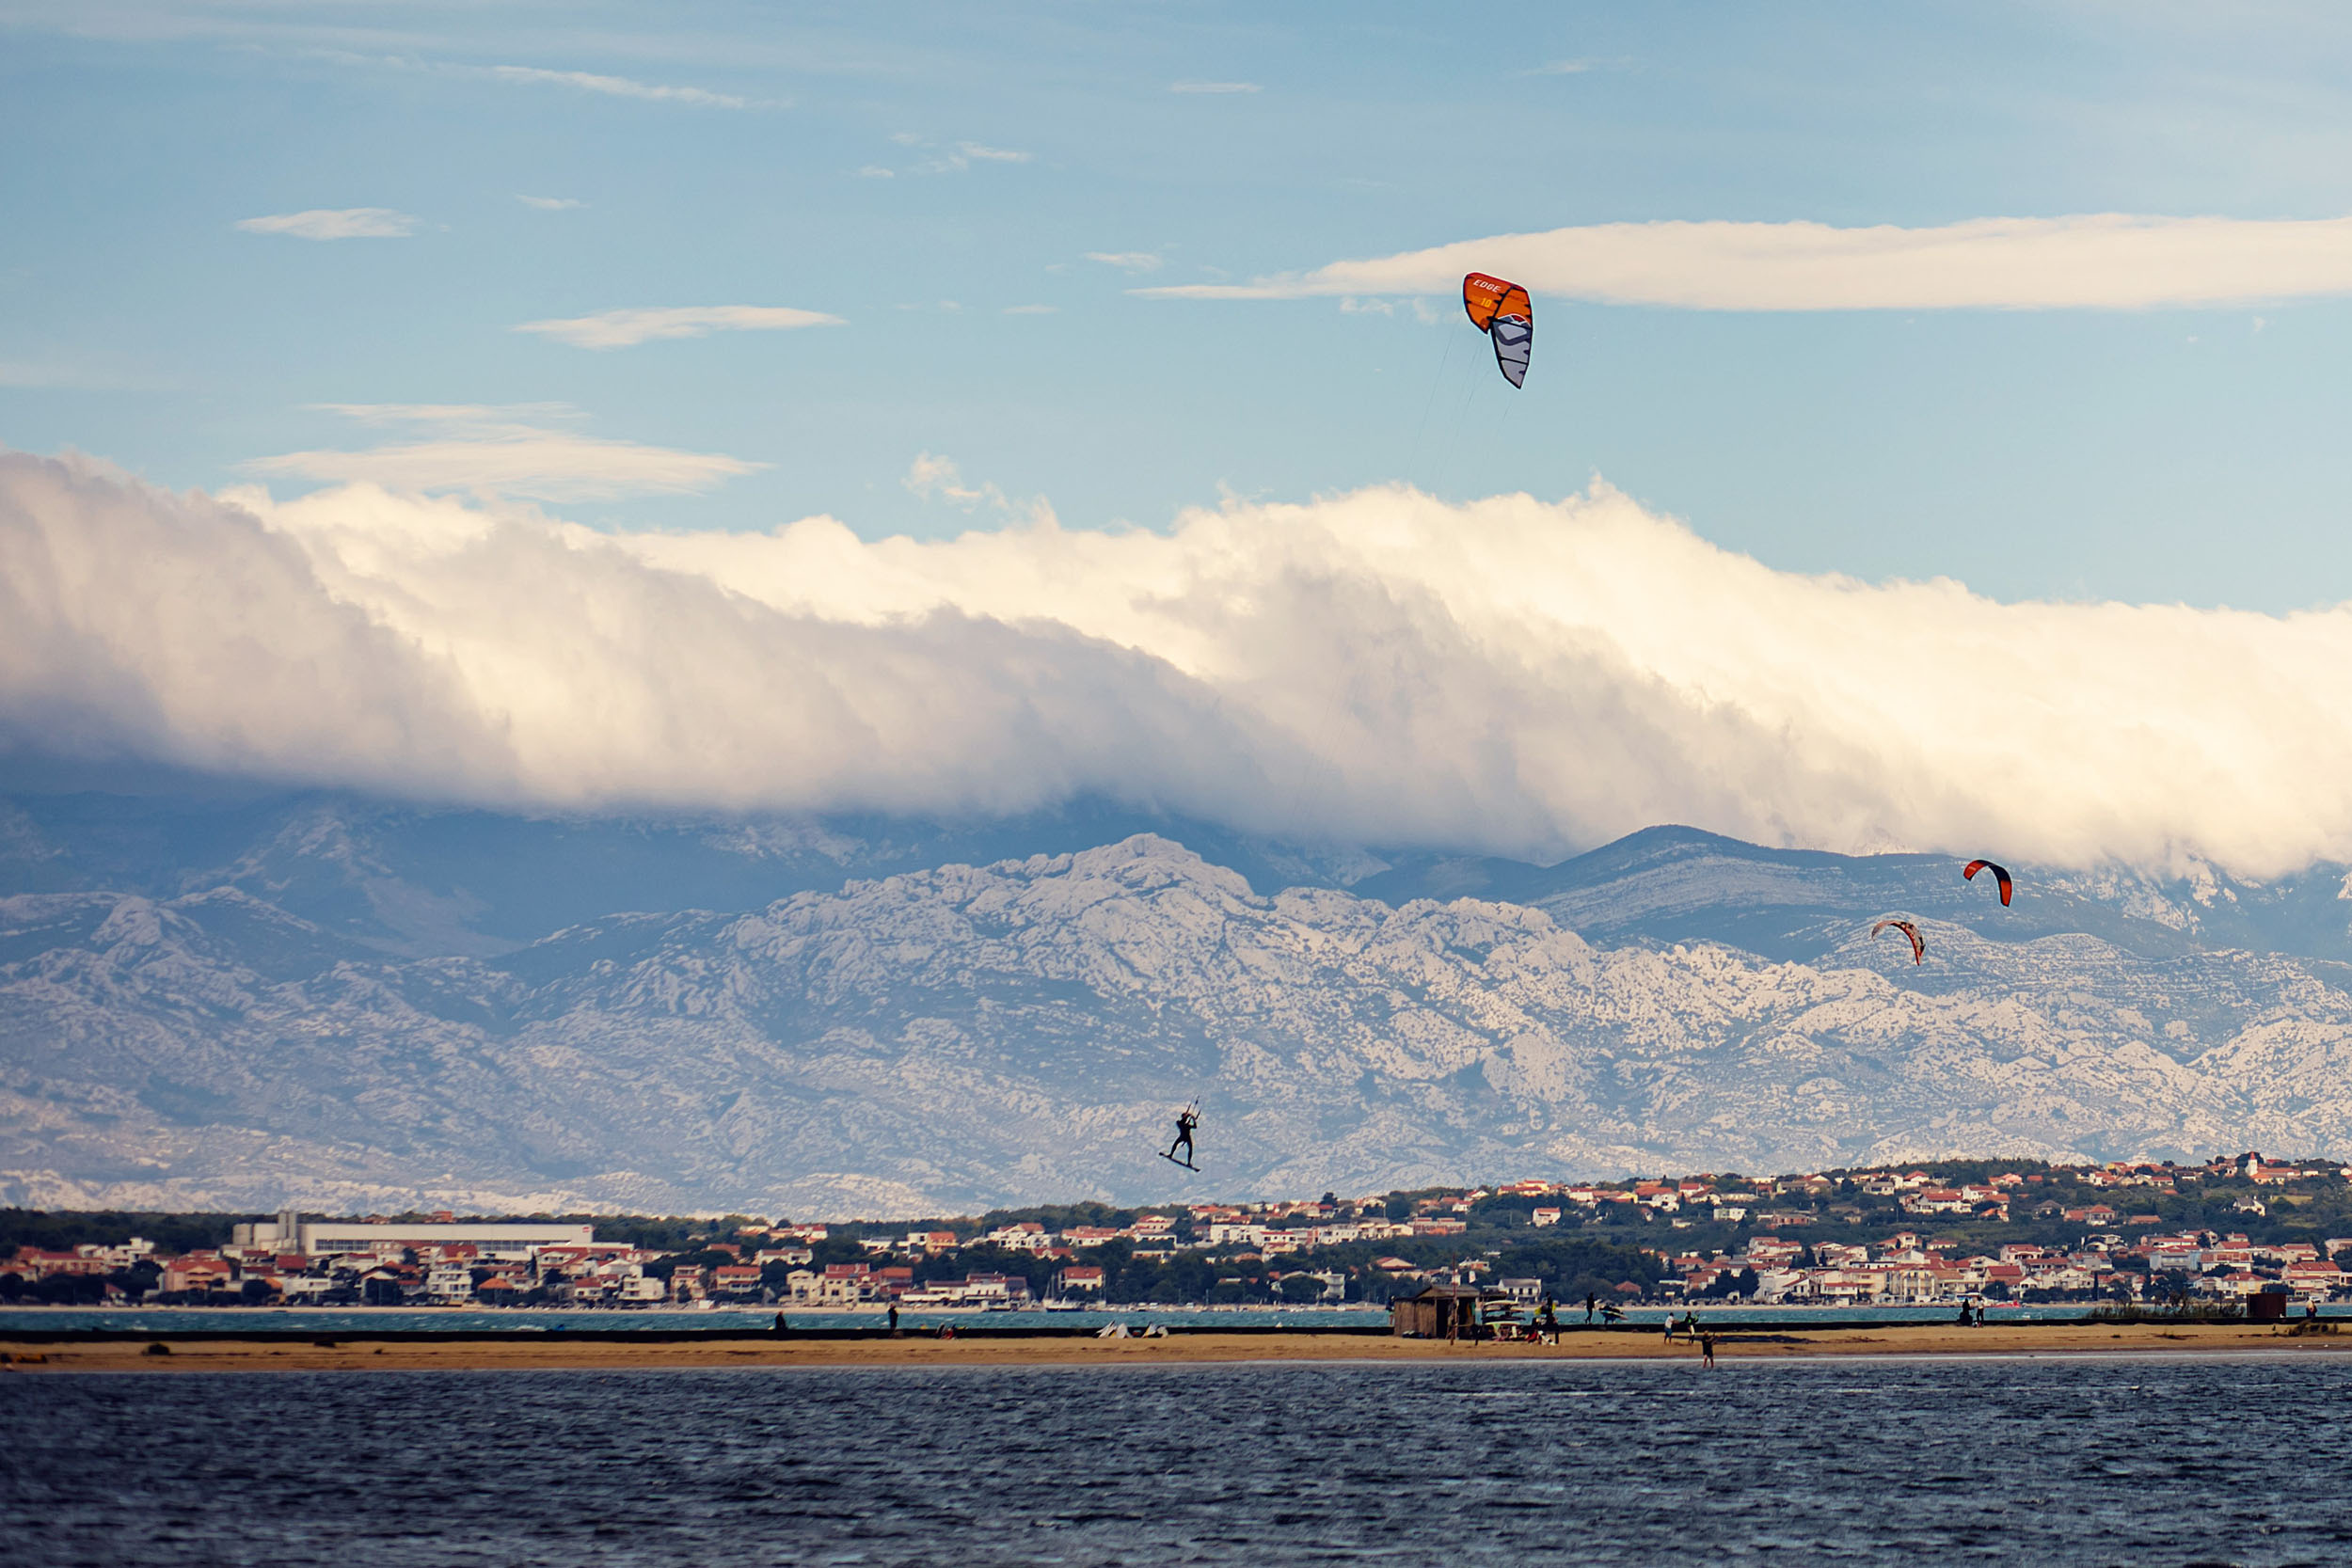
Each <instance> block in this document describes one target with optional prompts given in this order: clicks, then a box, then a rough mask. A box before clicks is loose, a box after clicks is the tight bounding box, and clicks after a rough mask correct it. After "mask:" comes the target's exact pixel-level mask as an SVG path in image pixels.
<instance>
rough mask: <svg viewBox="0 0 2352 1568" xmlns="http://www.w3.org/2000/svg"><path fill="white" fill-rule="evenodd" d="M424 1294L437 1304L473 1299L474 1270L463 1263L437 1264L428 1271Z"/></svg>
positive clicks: (425, 1277)
mask: <svg viewBox="0 0 2352 1568" xmlns="http://www.w3.org/2000/svg"><path fill="white" fill-rule="evenodd" d="M424 1293H425V1294H426V1296H428V1297H430V1298H431V1299H432V1300H434V1301H436V1302H458V1301H470V1300H471V1299H473V1270H471V1269H469V1268H468V1267H467V1266H466V1265H465V1264H463V1263H436V1264H434V1265H433V1267H432V1268H431V1269H429V1270H428V1271H426V1273H425V1276H424Z"/></svg>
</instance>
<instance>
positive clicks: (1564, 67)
mask: <svg viewBox="0 0 2352 1568" xmlns="http://www.w3.org/2000/svg"><path fill="white" fill-rule="evenodd" d="M1599 65H1600V62H1599V61H1597V60H1551V61H1549V62H1547V63H1545V64H1543V65H1539V66H1536V67H1534V69H1532V70H1530V71H1528V72H1527V74H1528V75H1530V76H1581V75H1583V74H1584V73H1585V72H1586V71H1595V70H1597V69H1599Z"/></svg>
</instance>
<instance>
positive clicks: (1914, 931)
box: [1870, 920, 1928, 964]
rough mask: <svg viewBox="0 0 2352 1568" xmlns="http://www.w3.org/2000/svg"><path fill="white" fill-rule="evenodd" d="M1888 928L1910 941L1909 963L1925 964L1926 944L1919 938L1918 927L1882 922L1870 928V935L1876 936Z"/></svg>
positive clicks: (1906, 923) (1905, 923)
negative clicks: (1893, 929)
mask: <svg viewBox="0 0 2352 1568" xmlns="http://www.w3.org/2000/svg"><path fill="white" fill-rule="evenodd" d="M1889 926H1892V927H1894V928H1895V929H1897V930H1898V931H1900V932H1901V933H1902V934H1903V935H1905V936H1907V937H1909V938H1910V939H1911V961H1912V962H1913V963H1915V964H1916V963H1925V962H1926V961H1927V958H1928V944H1927V942H1925V941H1924V940H1923V939H1922V938H1921V937H1920V935H1919V927H1916V926H1914V925H1913V924H1912V923H1911V922H1910V921H1908V920H1882V921H1880V922H1879V923H1878V924H1877V925H1875V926H1873V927H1870V934H1871V935H1872V936H1877V935H1878V934H1879V933H1880V932H1881V931H1883V930H1885V929H1886V928H1887V927H1889Z"/></svg>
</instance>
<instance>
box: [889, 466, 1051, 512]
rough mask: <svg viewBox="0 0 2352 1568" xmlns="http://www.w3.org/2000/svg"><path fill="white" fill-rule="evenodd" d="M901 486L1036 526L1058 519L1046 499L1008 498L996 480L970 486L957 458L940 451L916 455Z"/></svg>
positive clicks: (965, 508) (930, 498) (962, 506)
mask: <svg viewBox="0 0 2352 1568" xmlns="http://www.w3.org/2000/svg"><path fill="white" fill-rule="evenodd" d="M898 483H901V484H903V485H904V486H906V488H907V489H908V490H909V491H910V492H911V493H913V494H914V495H917V496H920V497H922V498H923V499H925V500H937V501H946V503H947V504H948V505H950V506H960V507H961V508H962V509H963V510H964V511H966V512H970V511H972V510H974V509H975V508H977V507H981V506H986V507H987V508H989V509H990V510H991V511H993V512H1001V513H1005V514H1008V515H1025V516H1026V517H1027V518H1028V519H1029V520H1030V521H1031V522H1032V523H1040V524H1051V523H1052V522H1053V520H1054V509H1053V507H1052V506H1051V505H1050V504H1049V503H1048V502H1047V501H1046V500H1045V499H1043V498H1042V497H1039V498H1035V499H1030V500H1028V501H1025V502H1024V501H1016V500H1014V499H1012V498H1011V497H1010V496H1008V495H1006V494H1005V492H1004V491H1003V490H1002V489H1001V488H999V487H998V485H997V484H996V483H995V482H994V481H993V480H981V481H980V482H979V483H965V481H964V477H963V470H962V468H961V467H959V466H958V465H957V463H956V461H955V459H953V458H950V457H942V456H940V455H939V454H938V453H936V452H929V451H927V452H923V453H921V454H919V455H918V456H916V458H915V459H914V462H913V463H912V464H910V465H908V467H907V471H906V475H905V477H904V478H902V479H900V480H899V482H898Z"/></svg>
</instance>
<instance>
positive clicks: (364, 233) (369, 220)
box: [237, 207, 419, 240]
mask: <svg viewBox="0 0 2352 1568" xmlns="http://www.w3.org/2000/svg"><path fill="white" fill-rule="evenodd" d="M418 221H419V220H418V219H416V218H413V217H411V216H409V215H408V214H406V213H396V212H394V211H392V210H391V209H390V208H389V207H313V208H311V209H310V211H309V212H304V213H272V214H269V215H268V216H267V217H258V218H239V219H238V220H237V227H238V228H239V229H242V230H245V231H246V233H248V234H291V235H293V236H294V238H295V239H298V240H400V239H405V238H407V237H408V236H409V235H411V234H413V233H415V232H416V231H417V224H418Z"/></svg>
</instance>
